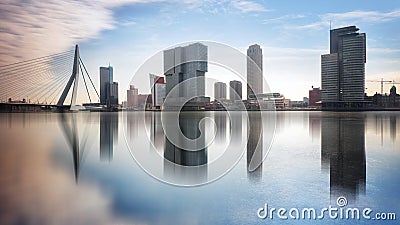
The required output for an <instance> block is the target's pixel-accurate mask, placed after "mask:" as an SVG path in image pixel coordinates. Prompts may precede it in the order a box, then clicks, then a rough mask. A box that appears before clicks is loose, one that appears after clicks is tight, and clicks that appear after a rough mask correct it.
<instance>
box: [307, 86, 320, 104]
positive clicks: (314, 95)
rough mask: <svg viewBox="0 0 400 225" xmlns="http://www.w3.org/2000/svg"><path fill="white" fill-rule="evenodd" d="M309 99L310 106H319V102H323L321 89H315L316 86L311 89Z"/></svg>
mask: <svg viewBox="0 0 400 225" xmlns="http://www.w3.org/2000/svg"><path fill="white" fill-rule="evenodd" d="M308 99H309V103H308V105H309V106H318V105H319V104H317V102H320V101H321V89H320V88H315V87H314V86H312V87H311V90H309V91H308Z"/></svg>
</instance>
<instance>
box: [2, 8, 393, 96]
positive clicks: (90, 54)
mask: <svg viewBox="0 0 400 225" xmlns="http://www.w3.org/2000/svg"><path fill="white" fill-rule="evenodd" d="M27 4H30V5H29V7H27V6H28V5H27ZM45 9H47V10H45ZM0 11H1V12H2V14H3V15H4V16H3V17H4V18H5V21H6V22H5V23H2V25H0V28H2V29H0V32H1V33H0V40H1V41H2V43H3V44H1V45H0V46H1V48H0V49H2V50H0V59H1V60H0V62H1V63H2V64H7V63H9V62H13V61H17V60H18V59H21V58H22V59H29V58H33V57H39V56H43V55H48V54H51V53H55V52H60V51H64V50H66V49H71V48H73V45H74V44H75V43H79V44H80V48H81V57H82V59H83V60H84V62H85V64H86V66H87V67H88V70H89V73H90V74H91V76H92V77H94V80H95V82H98V80H97V77H98V73H99V72H98V70H99V68H98V67H99V66H104V65H108V63H111V65H112V66H114V79H115V80H117V81H118V82H119V84H120V99H125V98H126V96H125V89H126V88H127V87H128V84H129V82H130V80H131V78H132V77H133V75H134V74H135V71H136V70H137V69H138V68H139V67H140V65H141V64H142V63H144V61H145V60H146V59H148V58H149V57H150V56H152V55H153V54H155V53H157V52H158V51H161V50H163V49H165V48H168V47H169V46H172V45H176V44H178V43H182V42H188V41H193V40H209V41H216V42H221V43H225V44H227V45H230V46H232V47H234V48H237V49H239V50H240V51H242V52H243V53H245V51H246V49H247V47H248V46H249V45H251V44H254V43H257V44H260V45H261V46H262V48H263V54H264V76H265V78H266V80H267V82H268V83H269V85H270V87H271V90H272V91H274V92H281V93H282V94H284V95H285V96H286V97H287V98H290V99H293V100H300V99H302V97H303V96H307V95H308V89H309V88H310V87H311V86H312V85H313V86H317V87H319V86H320V55H321V54H326V53H328V49H329V26H330V22H331V25H332V28H337V27H340V26H347V25H356V26H357V27H359V28H360V32H365V33H366V34H367V64H366V79H367V80H378V79H380V78H381V77H383V78H385V79H388V80H395V81H397V82H400V26H399V22H400V1H379V4H378V3H377V2H376V1H372V0H371V1H353V0H350V1H349V0H347V1H344V0H340V1H294V0H292V1H250V0H249V1H214V0H208V1H195V0H183V1H162V0H153V1H145V0H121V1H113V2H112V3H110V2H107V1H103V0H98V1H80V2H75V1H44V2H41V3H24V2H23V1H10V2H7V1H6V2H4V3H0ZM15 18H17V19H15ZM18 18H20V19H18ZM22 21H23V22H22ZM27 21H28V22H27ZM27 25H29V26H27ZM32 31H34V33H37V34H36V36H33V32H32ZM11 34H12V35H16V37H17V38H12V39H11V38H10V35H11ZM37 36H39V37H40V38H37ZM11 40H12V43H11ZM15 42H17V43H15ZM18 42H21V43H20V44H19V43H18ZM38 43H41V44H38ZM10 46H16V47H10ZM13 54H15V55H16V57H14V58H13V57H11V56H10V55H13ZM17 56H18V57H17ZM222 80H223V81H228V80H224V79H222ZM366 87H367V92H368V93H375V92H376V91H379V88H380V85H379V84H378V83H369V82H367V83H366ZM389 88H390V86H389V85H386V86H385V89H387V90H388V89H389ZM398 88H400V86H399V87H398ZM387 90H386V92H387ZM139 91H140V90H139Z"/></svg>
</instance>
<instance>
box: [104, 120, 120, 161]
mask: <svg viewBox="0 0 400 225" xmlns="http://www.w3.org/2000/svg"><path fill="white" fill-rule="evenodd" d="M114 140H118V113H106V112H103V113H100V160H101V161H108V162H111V161H112V160H113V153H114ZM115 144H116V143H115Z"/></svg>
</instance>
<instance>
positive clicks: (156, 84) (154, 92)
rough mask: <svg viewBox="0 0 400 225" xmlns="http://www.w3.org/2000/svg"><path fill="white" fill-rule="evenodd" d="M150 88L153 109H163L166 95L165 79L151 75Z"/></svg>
mask: <svg viewBox="0 0 400 225" xmlns="http://www.w3.org/2000/svg"><path fill="white" fill-rule="evenodd" d="M150 87H151V96H152V105H153V108H155V109H161V108H162V105H163V103H164V99H165V93H166V84H165V80H164V77H160V76H157V75H154V74H150Z"/></svg>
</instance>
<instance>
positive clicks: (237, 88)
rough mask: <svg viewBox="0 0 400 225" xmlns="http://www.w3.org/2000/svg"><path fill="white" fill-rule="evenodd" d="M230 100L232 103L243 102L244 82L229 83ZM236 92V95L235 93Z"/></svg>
mask: <svg viewBox="0 0 400 225" xmlns="http://www.w3.org/2000/svg"><path fill="white" fill-rule="evenodd" d="M229 86H230V90H229V99H230V100H232V101H236V100H240V101H241V100H242V82H240V81H238V80H232V81H230V82H229ZM235 92H236V93H235Z"/></svg>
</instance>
